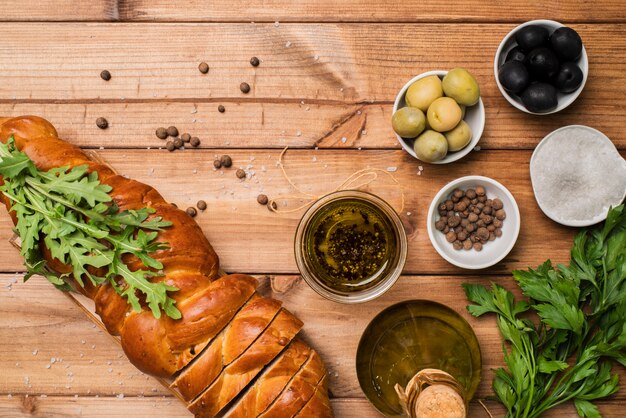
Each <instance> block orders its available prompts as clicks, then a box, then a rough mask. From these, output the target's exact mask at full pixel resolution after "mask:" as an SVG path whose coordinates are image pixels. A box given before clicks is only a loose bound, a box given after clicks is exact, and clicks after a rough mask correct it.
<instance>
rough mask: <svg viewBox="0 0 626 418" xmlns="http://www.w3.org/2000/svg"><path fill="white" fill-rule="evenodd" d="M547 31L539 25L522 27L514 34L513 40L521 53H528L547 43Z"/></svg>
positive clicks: (548, 34)
mask: <svg viewBox="0 0 626 418" xmlns="http://www.w3.org/2000/svg"><path fill="white" fill-rule="evenodd" d="M549 36H550V33H549V32H548V29H546V28H545V27H543V26H539V25H528V26H524V27H523V28H521V29H520V30H518V31H517V32H516V33H515V40H516V41H517V45H518V46H519V47H520V48H521V49H522V51H526V52H528V51H530V50H533V49H535V48H538V47H540V46H543V45H546V44H547V43H548V38H549Z"/></svg>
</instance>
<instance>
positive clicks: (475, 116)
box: [393, 70, 485, 164]
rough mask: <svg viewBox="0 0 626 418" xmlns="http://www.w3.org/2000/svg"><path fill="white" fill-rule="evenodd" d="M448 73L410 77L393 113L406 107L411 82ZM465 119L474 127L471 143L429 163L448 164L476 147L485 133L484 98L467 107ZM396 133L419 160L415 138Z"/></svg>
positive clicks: (441, 76)
mask: <svg viewBox="0 0 626 418" xmlns="http://www.w3.org/2000/svg"><path fill="white" fill-rule="evenodd" d="M446 74H448V72H447V71H442V70H437V71H428V72H425V73H422V74H420V75H418V76H415V77H413V78H412V79H410V80H409V81H408V82H407V83H406V84H405V85H404V87H402V89H400V92H399V93H398V95H397V96H396V101H395V102H394V104H393V113H396V110H398V109H401V108H403V107H406V101H405V99H404V96H405V94H406V91H407V90H408V88H409V86H410V85H411V84H413V83H414V82H416V81H417V80H419V79H421V78H424V77H428V76H431V75H436V76H438V77H439V78H443V77H444V76H445V75H446ZM463 120H464V121H465V122H467V124H468V125H469V126H470V128H472V139H471V141H470V143H469V144H467V145H466V146H465V148H463V149H461V150H459V151H455V152H449V153H448V155H446V157H445V158H444V159H442V160H439V161H435V162H432V163H429V164H448V163H451V162H453V161H457V160H460V159H461V158H463V157H465V156H466V155H467V154H469V153H470V151H472V150H473V149H474V147H475V146H476V145H477V144H478V141H479V140H480V137H481V136H482V134H483V129H485V106H484V105H483V99H482V98H480V99H478V103H476V104H475V105H474V106H469V107H467V108H466V110H465V118H464V119H463ZM394 134H395V135H396V138H398V142H399V143H400V145H402V148H404V150H405V151H406V152H408V153H409V154H411V155H412V156H413V157H414V158H416V159H418V160H419V158H417V155H415V150H414V149H413V143H414V142H415V140H414V139H410V138H402V137H401V136H400V135H398V134H396V133H395V132H394ZM420 161H421V160H420Z"/></svg>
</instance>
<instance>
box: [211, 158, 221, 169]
mask: <svg viewBox="0 0 626 418" xmlns="http://www.w3.org/2000/svg"><path fill="white" fill-rule="evenodd" d="M213 167H215V168H217V169H218V170H219V169H220V168H222V162H221V161H220V160H214V161H213Z"/></svg>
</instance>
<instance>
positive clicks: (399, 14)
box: [120, 0, 626, 22]
mask: <svg viewBox="0 0 626 418" xmlns="http://www.w3.org/2000/svg"><path fill="white" fill-rule="evenodd" d="M601 3H602V4H599V3H598V4H596V5H595V6H593V7H583V6H582V5H581V4H580V3H579V2H577V1H575V0H567V1H559V2H528V1H523V0H515V1H509V2H506V3H500V2H496V3H492V2H484V1H479V0H471V1H451V2H447V3H445V5H443V4H442V3H441V2H438V1H436V0H426V1H424V0H405V1H389V0H388V1H377V0H348V1H341V2H336V1H330V0H326V1H315V0H299V1H297V2H294V1H290V0H273V1H263V0H254V1H246V2H235V3H232V2H229V1H227V0H218V1H211V2H205V1H201V0H185V1H181V2H177V3H176V5H175V6H174V5H173V4H172V3H169V2H167V1H166V0H157V1H154V0H127V1H124V2H122V3H121V5H120V17H121V18H122V19H123V20H139V21H209V22H219V21H237V22H240V21H251V20H252V21H256V22H274V21H281V22H283V21H296V22H300V21H310V22H318V21H321V22H362V21H371V22H430V21H462V22H468V21H470V22H471V21H497V22H502V21H509V22H517V21H524V20H530V19H537V18H542V19H555V20H560V21H586V22H589V21H596V20H597V21H607V20H608V21H623V20H624V19H626V11H625V10H624V7H623V3H621V2H620V1H619V0H612V1H603V2H601Z"/></svg>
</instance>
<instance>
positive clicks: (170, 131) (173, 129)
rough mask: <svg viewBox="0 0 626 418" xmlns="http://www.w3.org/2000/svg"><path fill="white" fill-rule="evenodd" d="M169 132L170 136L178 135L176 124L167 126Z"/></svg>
mask: <svg viewBox="0 0 626 418" xmlns="http://www.w3.org/2000/svg"><path fill="white" fill-rule="evenodd" d="M167 134H168V135H169V136H178V129H177V128H176V127H175V126H170V127H168V128H167Z"/></svg>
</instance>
